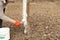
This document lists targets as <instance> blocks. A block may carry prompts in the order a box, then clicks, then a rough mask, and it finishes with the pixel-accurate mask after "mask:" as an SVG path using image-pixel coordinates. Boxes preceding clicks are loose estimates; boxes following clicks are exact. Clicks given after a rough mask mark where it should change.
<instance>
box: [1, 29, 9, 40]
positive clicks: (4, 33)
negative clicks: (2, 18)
mask: <svg viewBox="0 0 60 40" xmlns="http://www.w3.org/2000/svg"><path fill="white" fill-rule="evenodd" d="M9 39H10V29H9V28H0V40H9Z"/></svg>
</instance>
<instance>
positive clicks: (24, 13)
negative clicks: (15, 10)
mask: <svg viewBox="0 0 60 40" xmlns="http://www.w3.org/2000/svg"><path fill="white" fill-rule="evenodd" d="M22 22H23V23H24V27H25V30H24V33H26V32H27V29H26V27H27V0H23V19H22Z"/></svg>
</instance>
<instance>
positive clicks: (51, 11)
mask: <svg viewBox="0 0 60 40" xmlns="http://www.w3.org/2000/svg"><path fill="white" fill-rule="evenodd" d="M27 10H28V23H29V28H30V29H29V33H28V34H26V35H25V34H24V33H23V30H24V27H23V25H21V26H20V27H19V28H15V27H14V26H13V25H12V24H11V23H8V22H3V26H8V27H10V29H11V39H10V40H60V3H59V1H58V0H57V1H56V0H55V1H51V0H50V1H40V2H39V1H32V2H30V3H29V5H28V9H27ZM5 14H6V15H7V16H9V17H11V18H12V19H14V20H22V2H20V0H18V1H15V3H9V4H8V5H7V8H6V13H5Z"/></svg>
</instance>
